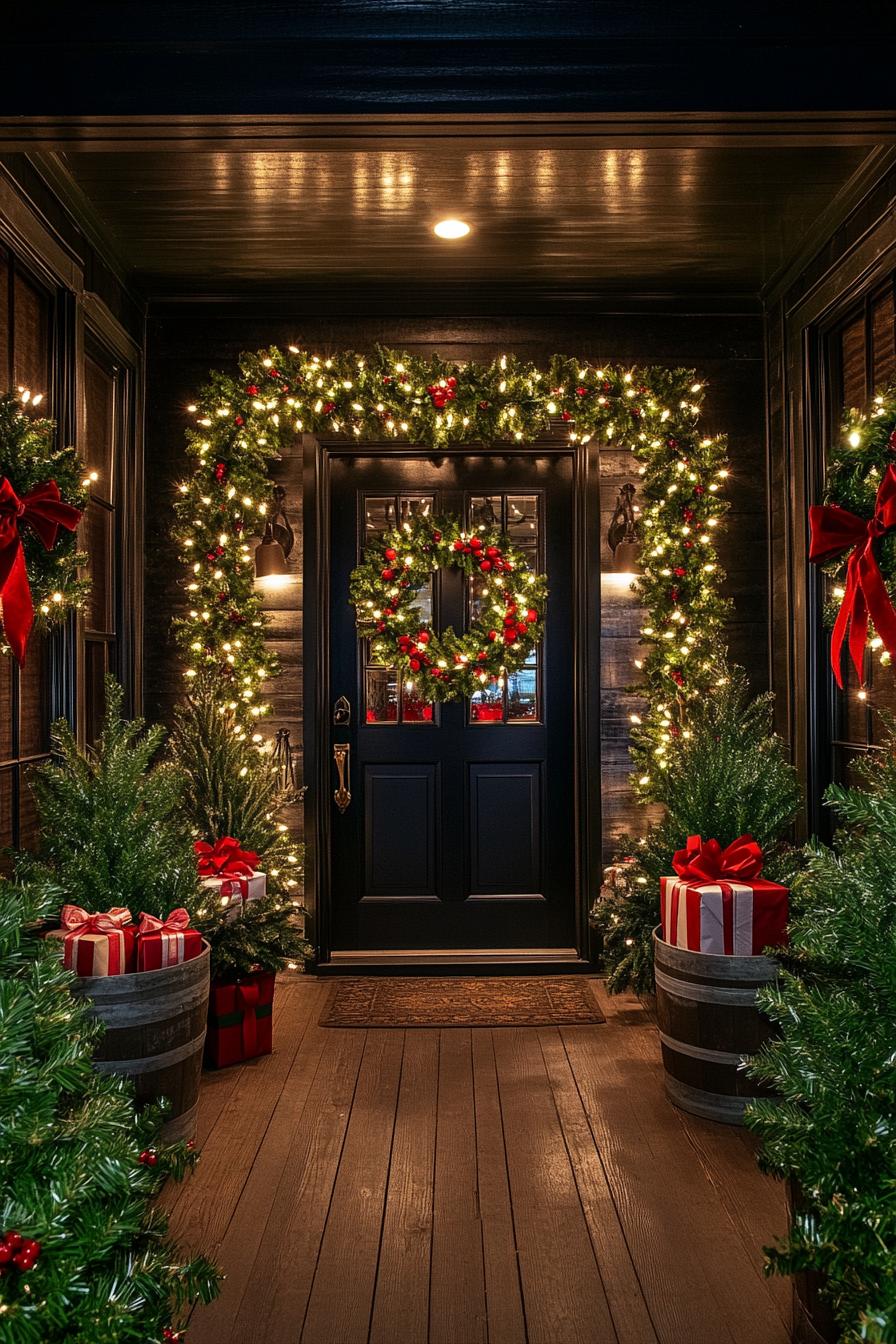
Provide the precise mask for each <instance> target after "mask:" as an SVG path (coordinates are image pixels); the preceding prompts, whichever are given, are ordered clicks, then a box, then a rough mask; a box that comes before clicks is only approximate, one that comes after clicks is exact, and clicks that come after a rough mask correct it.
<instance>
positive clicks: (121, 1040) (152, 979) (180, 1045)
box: [72, 943, 210, 1143]
mask: <svg viewBox="0 0 896 1344" xmlns="http://www.w3.org/2000/svg"><path fill="white" fill-rule="evenodd" d="M209 964H210V950H209V946H208V944H207V943H204V944H203V949H202V953H201V955H200V956H198V957H194V958H193V959H192V961H185V962H182V963H181V964H180V965H178V966H166V967H164V968H163V969H162V970H160V971H140V972H139V973H137V974H134V975H110V976H92V975H85V976H81V977H80V978H79V979H78V980H77V981H76V982H75V983H74V984H73V985H72V992H73V993H75V994H81V995H83V996H84V997H85V998H89V999H91V1000H92V1004H93V1007H92V1011H93V1013H94V1015H95V1016H96V1017H98V1018H100V1019H101V1021H102V1022H104V1023H105V1026H106V1031H105V1034H104V1036H103V1038H102V1040H101V1041H100V1044H99V1049H98V1051H97V1056H96V1059H95V1061H94V1065H95V1067H96V1068H97V1069H99V1070H101V1071H102V1072H105V1073H122V1074H124V1075H125V1076H126V1077H128V1078H130V1079H132V1080H133V1083H134V1091H135V1094H136V1099H137V1104H138V1105H146V1104H147V1102H151V1101H158V1100H159V1098H160V1097H167V1098H168V1100H169V1101H170V1102H171V1110H170V1112H169V1114H168V1119H167V1121H166V1123H165V1126H164V1128H163V1130H162V1138H163V1139H165V1140H166V1141H167V1142H169V1143H173V1142H175V1141H176V1140H178V1139H190V1138H192V1137H193V1135H194V1133H195V1129H196V1112H197V1107H198V1101H199V1083H200V1078H201V1075H202V1050H203V1046H204V1044H205V1030H206V1023H207V1021H208V995H209Z"/></svg>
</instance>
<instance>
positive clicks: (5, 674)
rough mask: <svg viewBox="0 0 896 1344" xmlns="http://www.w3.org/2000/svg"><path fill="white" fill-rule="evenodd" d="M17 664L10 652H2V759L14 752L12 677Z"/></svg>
mask: <svg viewBox="0 0 896 1344" xmlns="http://www.w3.org/2000/svg"><path fill="white" fill-rule="evenodd" d="M14 666H15V664H14V663H13V660H12V658H11V657H10V656H9V654H0V761H8V760H10V758H11V757H12V754H13V742H14V738H13V722H12V679H13V676H14V672H13V668H14Z"/></svg>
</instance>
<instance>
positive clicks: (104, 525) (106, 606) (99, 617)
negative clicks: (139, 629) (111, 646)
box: [84, 499, 114, 634]
mask: <svg viewBox="0 0 896 1344" xmlns="http://www.w3.org/2000/svg"><path fill="white" fill-rule="evenodd" d="M113 524H114V515H113V513H112V511H111V510H110V509H107V508H106V506H105V505H104V504H100V503H99V502H98V501H97V500H95V499H93V500H91V502H90V504H89V505H88V507H87V512H86V515H85V518H84V545H85V549H86V551H87V554H88V555H89V557H90V560H89V565H88V568H89V573H90V580H91V587H90V595H89V597H88V599H87V606H86V611H85V614H86V620H87V628H88V629H89V630H98V631H102V632H103V633H104V634H112V633H114V624H113V619H112V591H113V588H114V583H113V576H112V564H113V555H112V534H113Z"/></svg>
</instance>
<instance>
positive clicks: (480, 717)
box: [470, 683, 504, 723]
mask: <svg viewBox="0 0 896 1344" xmlns="http://www.w3.org/2000/svg"><path fill="white" fill-rule="evenodd" d="M503 719H504V690H503V687H501V686H498V685H496V684H492V683H489V685H487V686H484V687H483V688H482V690H481V691H476V693H475V694H474V695H473V697H472V699H471V700H470V722H471V723H501V722H503Z"/></svg>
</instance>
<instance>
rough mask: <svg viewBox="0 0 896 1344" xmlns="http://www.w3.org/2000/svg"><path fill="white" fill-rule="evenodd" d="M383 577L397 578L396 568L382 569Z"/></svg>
mask: <svg viewBox="0 0 896 1344" xmlns="http://www.w3.org/2000/svg"><path fill="white" fill-rule="evenodd" d="M381 577H382V578H384V579H394V578H395V570H394V569H384V570H383V571H382V575H381Z"/></svg>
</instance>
